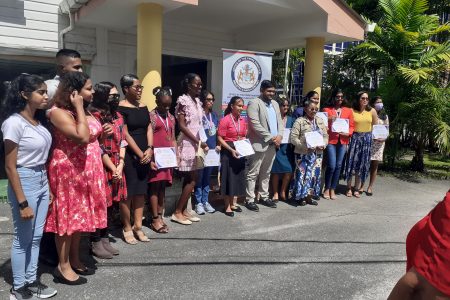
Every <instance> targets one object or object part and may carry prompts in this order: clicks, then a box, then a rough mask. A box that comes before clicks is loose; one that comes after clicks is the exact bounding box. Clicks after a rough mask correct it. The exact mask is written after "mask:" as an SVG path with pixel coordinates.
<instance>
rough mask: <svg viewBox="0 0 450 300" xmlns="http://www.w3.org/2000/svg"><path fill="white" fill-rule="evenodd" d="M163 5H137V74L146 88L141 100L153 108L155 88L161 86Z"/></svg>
mask: <svg viewBox="0 0 450 300" xmlns="http://www.w3.org/2000/svg"><path fill="white" fill-rule="evenodd" d="M162 13H163V7H162V6H161V5H159V4H155V3H141V4H139V5H138V7H137V76H138V77H139V79H141V82H142V85H143V86H144V90H143V91H142V98H141V101H142V102H143V103H145V104H146V105H147V106H148V108H149V109H153V108H154V107H155V106H156V104H155V96H153V93H152V91H153V88H155V87H157V86H161V60H162V18H163V16H162Z"/></svg>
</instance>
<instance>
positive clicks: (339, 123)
mask: <svg viewBox="0 0 450 300" xmlns="http://www.w3.org/2000/svg"><path fill="white" fill-rule="evenodd" d="M349 127H350V126H349V120H348V119H342V118H336V119H335V120H334V122H333V124H332V125H331V131H332V132H344V133H349V131H350V130H349Z"/></svg>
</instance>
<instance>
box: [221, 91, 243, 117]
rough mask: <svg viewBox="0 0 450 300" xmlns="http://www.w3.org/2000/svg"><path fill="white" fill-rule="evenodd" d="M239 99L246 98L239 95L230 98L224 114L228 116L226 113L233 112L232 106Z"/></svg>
mask: <svg viewBox="0 0 450 300" xmlns="http://www.w3.org/2000/svg"><path fill="white" fill-rule="evenodd" d="M239 100H242V101H244V99H242V98H241V97H239V96H234V97H233V98H231V99H230V102H228V106H227V108H226V109H225V111H224V112H223V116H226V115H229V114H231V111H232V108H231V106H233V105H235V104H236V102H238V101H239Z"/></svg>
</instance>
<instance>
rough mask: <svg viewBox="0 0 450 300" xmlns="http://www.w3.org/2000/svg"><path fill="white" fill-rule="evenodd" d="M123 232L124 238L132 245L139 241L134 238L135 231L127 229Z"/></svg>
mask: <svg viewBox="0 0 450 300" xmlns="http://www.w3.org/2000/svg"><path fill="white" fill-rule="evenodd" d="M122 234H123V240H124V241H125V242H126V243H127V244H130V245H136V244H137V243H138V241H137V240H136V239H135V238H134V234H133V231H132V230H130V231H125V230H122Z"/></svg>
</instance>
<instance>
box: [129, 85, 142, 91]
mask: <svg viewBox="0 0 450 300" xmlns="http://www.w3.org/2000/svg"><path fill="white" fill-rule="evenodd" d="M130 87H131V88H132V89H133V90H136V91H139V90H143V89H144V86H143V85H132V86H130Z"/></svg>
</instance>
